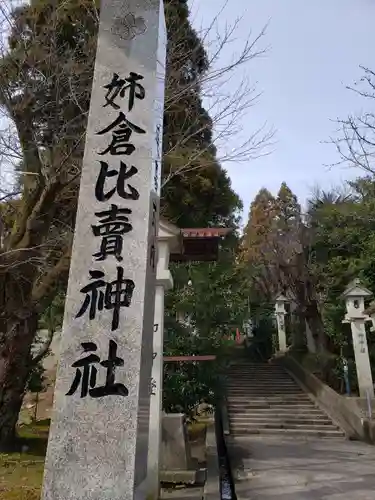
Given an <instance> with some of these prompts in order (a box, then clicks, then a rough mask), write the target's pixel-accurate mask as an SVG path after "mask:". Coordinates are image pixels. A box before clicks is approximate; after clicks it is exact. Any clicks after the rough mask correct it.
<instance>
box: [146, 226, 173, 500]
mask: <svg viewBox="0 0 375 500" xmlns="http://www.w3.org/2000/svg"><path fill="white" fill-rule="evenodd" d="M179 235H180V230H179V229H178V228H177V227H175V226H173V225H172V224H168V223H166V222H165V221H160V224H159V233H158V265H157V273H156V294H155V314H154V318H155V319H154V339H153V365H152V378H151V404H150V427H149V451H148V461H147V497H148V498H153V499H157V498H158V497H159V489H160V481H159V468H160V467H159V464H160V446H161V424H162V422H161V419H162V408H163V406H162V402H163V339H164V295H165V292H166V291H167V290H169V289H171V288H172V287H173V279H172V275H171V272H170V271H169V269H168V266H169V255H170V252H171V251H172V250H176V249H177V248H178V244H179Z"/></svg>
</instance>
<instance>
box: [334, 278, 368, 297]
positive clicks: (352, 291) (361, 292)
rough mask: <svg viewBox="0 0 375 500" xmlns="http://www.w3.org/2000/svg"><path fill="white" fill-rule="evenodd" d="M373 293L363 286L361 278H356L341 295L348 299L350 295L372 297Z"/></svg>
mask: <svg viewBox="0 0 375 500" xmlns="http://www.w3.org/2000/svg"><path fill="white" fill-rule="evenodd" d="M371 295H372V292H371V291H370V290H368V289H367V288H365V287H364V286H362V284H361V280H360V279H359V278H356V279H354V280H353V281H351V282H350V283H349V285H348V286H347V287H346V289H345V291H344V293H343V294H342V295H341V297H343V298H344V299H347V298H348V297H371Z"/></svg>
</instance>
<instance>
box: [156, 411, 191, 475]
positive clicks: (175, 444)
mask: <svg viewBox="0 0 375 500" xmlns="http://www.w3.org/2000/svg"><path fill="white" fill-rule="evenodd" d="M184 418H185V416H184V414H183V413H168V414H166V415H163V420H162V448H161V469H162V470H168V471H173V470H174V471H175V470H188V469H190V467H191V456H190V448H189V443H188V439H187V432H186V424H185V422H184Z"/></svg>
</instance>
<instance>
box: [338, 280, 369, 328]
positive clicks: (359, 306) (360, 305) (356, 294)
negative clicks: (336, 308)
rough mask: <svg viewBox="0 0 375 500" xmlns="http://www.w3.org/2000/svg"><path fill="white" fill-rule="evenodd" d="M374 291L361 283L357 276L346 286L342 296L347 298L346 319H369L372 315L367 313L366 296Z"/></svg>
mask: <svg viewBox="0 0 375 500" xmlns="http://www.w3.org/2000/svg"><path fill="white" fill-rule="evenodd" d="M371 295H372V293H371V292H370V290H367V288H365V287H363V286H362V285H361V281H360V280H359V279H358V278H357V279H355V280H353V281H352V282H351V283H349V285H348V286H347V287H346V289H345V292H344V293H343V294H342V297H343V298H344V299H345V305H346V314H345V321H349V322H350V321H351V320H353V319H364V320H369V319H370V317H369V316H368V315H367V314H365V298H366V297H371Z"/></svg>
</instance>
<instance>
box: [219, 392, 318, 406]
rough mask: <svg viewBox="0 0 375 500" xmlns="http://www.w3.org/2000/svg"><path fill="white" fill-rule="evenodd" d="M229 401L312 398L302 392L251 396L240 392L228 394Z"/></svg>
mask: <svg viewBox="0 0 375 500" xmlns="http://www.w3.org/2000/svg"><path fill="white" fill-rule="evenodd" d="M227 400H228V401H238V402H246V401H248V402H249V403H269V404H272V403H278V402H279V401H282V402H288V403H300V402H301V403H302V402H309V401H311V399H310V398H309V397H308V396H307V395H305V394H300V395H298V396H296V395H292V394H283V395H280V394H275V395H268V396H254V395H253V396H251V397H250V396H249V395H248V394H244V395H240V394H228V396H227Z"/></svg>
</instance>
